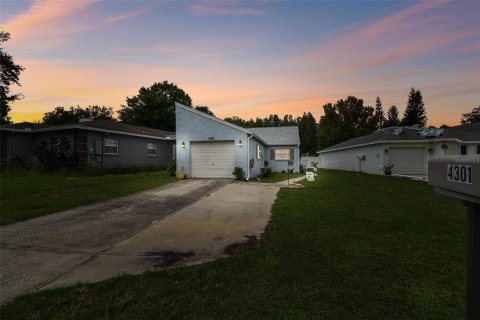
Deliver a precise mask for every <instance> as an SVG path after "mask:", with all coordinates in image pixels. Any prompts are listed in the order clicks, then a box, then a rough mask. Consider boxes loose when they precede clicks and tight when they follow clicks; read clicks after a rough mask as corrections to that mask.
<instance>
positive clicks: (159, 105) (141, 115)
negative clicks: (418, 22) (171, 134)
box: [118, 81, 192, 130]
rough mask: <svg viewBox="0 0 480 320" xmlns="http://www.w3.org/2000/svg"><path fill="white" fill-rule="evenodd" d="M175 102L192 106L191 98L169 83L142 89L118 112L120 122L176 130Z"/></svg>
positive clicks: (159, 83) (128, 99)
mask: <svg viewBox="0 0 480 320" xmlns="http://www.w3.org/2000/svg"><path fill="white" fill-rule="evenodd" d="M175 102H180V103H182V104H184V105H187V106H191V105H192V99H191V98H190V96H189V95H188V94H187V93H186V92H185V91H183V90H182V89H180V88H179V87H177V85H176V84H174V83H169V82H168V81H163V82H157V83H154V84H153V85H152V86H150V87H149V88H145V87H141V88H140V90H138V95H136V96H134V97H131V98H129V97H127V105H126V106H125V105H122V108H121V109H120V111H118V114H119V117H120V120H122V121H123V122H125V123H129V124H136V125H141V126H145V127H150V128H158V129H164V130H175Z"/></svg>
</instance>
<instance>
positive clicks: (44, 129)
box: [0, 119, 175, 168]
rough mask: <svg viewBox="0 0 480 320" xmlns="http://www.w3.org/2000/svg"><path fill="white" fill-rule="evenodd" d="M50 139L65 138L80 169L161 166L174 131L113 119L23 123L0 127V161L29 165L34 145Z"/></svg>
mask: <svg viewBox="0 0 480 320" xmlns="http://www.w3.org/2000/svg"><path fill="white" fill-rule="evenodd" d="M51 137H59V138H60V137H65V138H67V140H68V141H69V143H70V152H71V154H72V155H75V157H76V158H77V159H78V166H79V167H80V168H85V167H88V166H93V167H99V168H113V167H121V166H123V167H125V166H133V165H138V166H146V165H164V164H166V163H167V162H168V161H170V160H171V159H172V156H173V152H174V150H175V133H173V132H169V131H164V130H157V129H151V128H146V127H140V126H134V125H129V124H125V123H121V122H115V121H112V120H89V119H82V120H80V122H78V123H70V124H62V125H44V124H38V123H28V122H23V123H18V124H12V125H3V126H0V142H1V143H0V156H1V160H2V162H5V161H6V162H11V161H23V162H26V163H29V162H32V161H34V160H35V157H34V155H33V148H34V146H35V145H36V144H37V143H39V142H40V141H41V140H46V141H48V140H49V139H50V138H51Z"/></svg>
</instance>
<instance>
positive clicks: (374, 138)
mask: <svg viewBox="0 0 480 320" xmlns="http://www.w3.org/2000/svg"><path fill="white" fill-rule="evenodd" d="M445 140H456V141H464V142H475V141H478V142H480V122H477V123H472V124H466V125H460V126H455V127H447V128H445V129H444V131H443V134H441V135H439V136H438V137H433V138H432V137H425V136H422V135H420V130H419V129H415V128H412V127H390V128H385V129H380V130H377V131H375V132H373V133H371V134H367V135H365V136H361V137H356V138H352V139H350V140H346V141H344V142H341V143H338V144H336V145H334V146H331V147H328V148H325V149H322V150H320V151H318V152H317V153H324V152H330V151H335V150H339V149H349V148H354V147H358V146H363V145H372V144H377V143H385V142H420V141H421V142H431V141H445Z"/></svg>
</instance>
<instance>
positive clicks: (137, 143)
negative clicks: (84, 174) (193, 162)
mask: <svg viewBox="0 0 480 320" xmlns="http://www.w3.org/2000/svg"><path fill="white" fill-rule="evenodd" d="M104 138H109V139H118V155H113V154H103V139H104ZM148 143H154V144H157V156H150V155H148V154H147V144H148ZM174 144H175V141H174V140H171V141H168V140H160V139H152V138H143V137H135V136H128V135H121V134H112V133H103V132H96V131H89V132H88V135H87V148H88V164H89V165H90V166H98V167H103V168H114V167H128V166H133V165H136V166H148V165H166V164H167V163H168V162H169V161H170V160H171V159H172V155H173V145H174Z"/></svg>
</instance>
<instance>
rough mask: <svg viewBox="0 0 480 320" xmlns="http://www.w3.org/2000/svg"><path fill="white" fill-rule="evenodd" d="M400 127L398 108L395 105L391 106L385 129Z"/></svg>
mask: <svg viewBox="0 0 480 320" xmlns="http://www.w3.org/2000/svg"><path fill="white" fill-rule="evenodd" d="M399 125H400V119H399V118H398V108H397V106H396V105H393V106H391V107H390V108H389V109H388V112H387V120H386V121H385V128H387V127H396V126H399Z"/></svg>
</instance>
